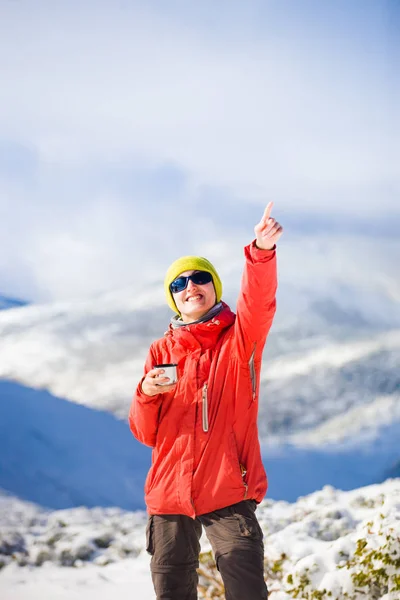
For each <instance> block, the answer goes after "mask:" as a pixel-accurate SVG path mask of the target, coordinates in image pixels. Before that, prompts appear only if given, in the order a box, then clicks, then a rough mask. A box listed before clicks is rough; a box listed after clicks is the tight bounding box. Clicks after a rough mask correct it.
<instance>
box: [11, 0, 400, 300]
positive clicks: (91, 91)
mask: <svg viewBox="0 0 400 600" xmlns="http://www.w3.org/2000/svg"><path fill="white" fill-rule="evenodd" d="M248 6H249V9H248V11H245V10H244V9H243V6H242V5H241V3H237V2H234V3H231V4H229V5H227V4H225V3H221V5H220V6H219V8H215V7H214V5H213V7H212V17H211V16H210V15H211V13H210V15H209V13H208V12H207V11H208V8H209V9H211V6H209V5H207V7H208V8H207V10H206V9H205V8H204V9H199V8H196V9H195V8H193V9H192V13H191V11H190V9H187V7H186V8H185V7H184V5H183V4H182V3H180V2H174V3H172V4H171V5H169V7H170V8H169V11H168V12H167V11H166V10H164V9H163V8H162V7H157V5H156V3H149V4H147V5H146V6H143V5H142V3H136V2H130V3H124V2H121V3H118V4H115V3H113V2H111V1H102V2H96V3H94V2H90V1H88V2H85V3H77V2H70V3H53V2H45V1H42V2H37V3H35V6H34V7H33V5H32V4H31V3H29V2H27V1H23V0H21V1H19V2H14V3H11V2H10V3H6V4H3V6H2V15H1V19H0V69H1V71H2V94H1V96H0V141H1V138H2V139H3V140H8V141H12V142H13V143H14V144H19V145H20V146H21V147H23V148H28V149H29V150H31V152H32V156H34V157H35V165H34V168H33V170H32V172H30V174H29V181H28V182H25V181H24V179H25V178H26V173H23V172H21V174H20V175H18V172H17V175H15V173H14V175H13V176H12V177H9V176H7V177H5V176H4V175H3V181H1V179H2V177H1V172H0V186H1V188H2V189H3V192H4V193H3V195H2V197H1V198H0V209H1V206H2V205H3V207H4V208H3V210H4V211H5V212H7V216H8V221H9V223H8V224H6V225H5V224H4V221H3V222H2V223H0V234H1V235H2V236H3V239H4V237H7V239H8V240H9V242H8V244H7V246H6V249H5V252H4V253H3V257H2V259H0V285H1V282H2V280H4V277H5V276H4V273H5V269H6V265H8V266H7V272H10V266H9V265H10V262H11V264H15V269H16V271H18V272H20V266H17V264H18V265H20V264H21V263H23V262H25V264H26V265H28V266H27V269H28V271H32V270H33V272H34V273H35V275H34V280H35V282H36V287H35V291H34V292H33V294H34V295H35V296H37V295H38V292H37V288H39V289H41V290H42V291H41V293H40V294H39V295H42V296H44V297H46V296H50V297H64V296H65V294H67V293H68V292H67V290H71V289H75V290H76V293H82V294H83V293H85V291H86V292H94V291H96V290H97V289H98V288H99V286H100V287H101V288H102V289H103V288H104V286H103V285H102V282H104V279H103V278H104V271H105V270H107V271H108V273H109V276H108V279H107V281H108V284H109V285H116V284H117V283H118V281H120V280H121V281H122V280H123V278H124V277H125V276H126V273H127V271H129V270H131V272H132V269H133V270H134V269H135V268H136V267H135V266H134V265H133V263H136V262H138V263H139V264H140V265H141V266H142V265H147V266H148V268H151V265H152V264H153V262H152V261H155V260H156V258H157V255H159V254H160V251H159V248H160V247H161V248H162V249H163V253H164V254H165V253H166V254H167V256H169V255H171V256H175V255H176V254H177V253H181V252H182V251H183V252H185V250H184V249H183V247H184V245H185V244H188V245H190V244H194V243H195V242H199V241H201V239H202V237H201V235H200V234H199V232H198V230H196V228H197V229H198V223H199V221H198V219H199V218H200V217H201V216H203V215H202V210H201V209H202V206H201V205H200V206H198V205H196V202H197V201H198V199H199V198H202V195H204V193H205V192H204V189H206V188H207V186H208V187H209V188H210V189H214V190H215V189H221V190H224V193H225V194H226V196H227V198H225V199H224V201H222V200H221V202H220V204H221V207H223V208H222V209H221V213H223V210H225V209H226V210H229V196H230V197H231V198H232V201H233V200H235V198H236V200H237V199H240V198H246V199H248V200H250V201H252V202H254V203H255V204H257V203H259V204H263V203H264V202H265V199H269V198H271V197H272V198H275V199H276V201H277V202H276V205H277V208H278V210H279V208H280V210H281V211H282V214H284V213H285V211H286V212H290V211H293V210H295V211H296V212H300V213H301V212H302V211H313V212H314V213H319V212H327V213H328V214H335V213H336V212H337V211H338V210H340V211H342V212H343V213H344V215H345V218H346V219H348V218H355V217H356V216H357V214H358V213H361V214H362V215H363V216H365V215H373V214H374V213H375V212H376V200H377V199H379V209H380V210H381V211H386V212H392V213H394V214H396V215H398V207H397V208H396V206H395V205H394V199H395V197H396V186H397V187H398V186H399V175H398V172H397V165H396V164H395V157H396V152H395V148H394V139H392V138H391V135H390V129H389V124H390V115H391V114H394V110H395V108H394V101H393V99H392V98H391V96H390V85H389V82H388V80H387V77H386V75H385V74H386V71H385V69H384V67H385V60H386V59H385V57H384V56H382V55H381V54H379V50H382V49H383V48H384V46H385V29H384V26H383V23H382V22H381V21H379V19H376V18H375V17H376V16H377V15H378V12H379V11H374V9H373V8H372V7H371V8H370V9H369V10H370V13H368V11H367V13H368V15H369V16H368V19H369V20H367V21H368V22H367V21H366V22H365V26H366V30H365V35H363V34H362V32H360V31H359V30H358V29H357V30H355V31H356V32H357V33H354V32H353V31H351V32H350V29H351V23H352V22H353V24H355V23H357V18H358V17H359V16H360V15H359V14H358V13H357V14H353V13H352V11H350V12H349V13H348V14H344V15H343V16H342V17H340V16H338V15H337V14H335V19H336V20H334V21H332V22H329V21H328V20H326V15H325V16H324V15H323V14H322V13H320V14H319V15H318V14H317V15H315V14H314V19H315V20H316V21H317V22H316V23H313V19H312V18H311V16H312V15H311V14H310V15H309V20H307V16H306V17H304V15H301V14H299V13H298V11H296V10H295V9H293V15H292V16H290V11H289V13H288V14H285V15H282V14H281V13H280V12H279V9H278V8H276V7H275V8H274V5H273V4H271V5H270V8H268V9H265V4H264V6H263V8H261V7H262V4H261V3H259V2H258V1H256V0H254V2H253V3H251V4H249V5H248ZM327 10H328V9H327ZM332 10H333V9H332ZM195 11H196V12H195ZM257 11H264V12H263V16H262V18H260V20H259V22H257V18H256V15H257ZM283 12H285V13H286V12H287V11H283ZM328 12H329V11H328ZM356 12H357V11H356ZM260 14H261V13H260ZM374 19H375V21H374ZM358 24H359V21H358ZM361 25H362V24H361ZM344 27H346V28H350V29H346V31H347V33H348V35H345V34H346V31H345V30H344V29H343V28H344ZM324 32H325V37H324ZM371 32H372V33H373V35H371ZM350 33H351V35H350ZM313 35H315V37H314V38H313V37H312V36H313ZM16 40H18V43H15V41H16ZM369 48H373V49H375V50H376V52H375V54H374V55H373V56H372V55H370V54H368V50H369ZM379 57H380V58H379ZM366 60H367V62H365V61H366ZM165 165H167V166H168V168H172V169H173V170H175V171H176V173H177V174H178V175H177V177H178V179H180V184H179V185H178V186H177V189H176V194H175V195H174V192H173V191H172V192H170V193H168V194H165V195H164V186H165V177H164V176H163V175H162V172H163V169H164V168H165ZM119 169H120V172H119V173H118V170H119ZM130 169H131V170H132V171H133V176H132V181H128V179H129V170H130ZM109 171H110V172H113V173H112V177H111V180H110V181H107V182H106V181H105V180H104V173H105V172H109ZM143 173H144V176H143V175H142V174H143ZM160 173H161V174H160ZM137 176H138V177H139V179H140V177H144V179H145V182H144V183H143V189H141V188H140V185H138V183H137V181H136V179H135V177H137ZM97 180H99V181H100V182H101V183H100V184H98V185H96V181H97ZM101 185H103V186H104V189H100V187H99V186H101ZM382 190H385V193H382ZM163 200H166V204H165V205H163ZM249 210H253V209H249ZM254 210H255V209H254ZM255 212H256V211H255ZM160 213H161V214H160ZM206 218H207V230H205V229H204V225H203V227H202V234H203V238H204V236H205V235H206V236H209V238H210V241H212V237H211V236H213V235H216V232H217V231H218V234H220V232H221V230H223V225H224V223H223V220H221V221H219V222H218V223H216V224H213V222H212V216H211V215H209V214H207V215H206ZM160 219H162V222H160ZM177 223H179V228H178V227H176V229H178V232H177V233H176V232H175V231H174V226H176V224H177ZM10 224H11V227H12V228H15V231H17V232H18V235H13V234H12V232H11V230H10ZM83 224H84V225H83ZM128 224H129V225H130V227H131V229H129V227H128ZM171 232H172V235H171ZM132 237H133V238H135V240H136V241H135V242H134V241H132ZM152 238H155V240H156V243H155V244H154V241H153V239H152ZM157 244H158V247H157ZM154 245H155V246H156V250H154ZM132 256H134V257H135V259H134V260H133V259H132ZM67 273H68V275H67ZM74 273H75V274H76V275H75V278H74ZM89 274H90V275H89ZM17 279H18V275H17V274H16V280H17ZM18 289H19V288H18ZM29 289H33V288H32V285H31V284H29Z"/></svg>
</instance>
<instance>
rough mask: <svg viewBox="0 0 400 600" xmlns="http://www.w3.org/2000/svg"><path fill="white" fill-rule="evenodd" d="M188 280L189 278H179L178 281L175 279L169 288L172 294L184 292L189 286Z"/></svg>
mask: <svg viewBox="0 0 400 600" xmlns="http://www.w3.org/2000/svg"><path fill="white" fill-rule="evenodd" d="M187 280H188V278H187V277H178V278H177V279H175V280H174V281H173V282H172V283H171V285H170V286H169V287H170V290H171V292H172V293H173V294H176V293H177V292H181V291H182V290H184V289H185V287H186V284H187Z"/></svg>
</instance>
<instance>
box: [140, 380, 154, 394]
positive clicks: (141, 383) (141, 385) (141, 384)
mask: <svg viewBox="0 0 400 600" xmlns="http://www.w3.org/2000/svg"><path fill="white" fill-rule="evenodd" d="M143 383H144V381H141V382H140V391H141V392H142V394H144V395H145V396H149V398H150V397H151V396H152V394H149V393H148V392H146V390H145V389H144V387H143Z"/></svg>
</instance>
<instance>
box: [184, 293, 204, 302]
mask: <svg viewBox="0 0 400 600" xmlns="http://www.w3.org/2000/svg"><path fill="white" fill-rule="evenodd" d="M200 298H201V296H200V295H198V296H190V298H188V299H187V301H188V302H191V301H192V300H200Z"/></svg>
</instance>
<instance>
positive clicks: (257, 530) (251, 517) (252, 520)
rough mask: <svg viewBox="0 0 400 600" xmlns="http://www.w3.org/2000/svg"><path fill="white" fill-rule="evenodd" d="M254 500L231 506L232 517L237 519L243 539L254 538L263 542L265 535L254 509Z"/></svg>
mask: <svg viewBox="0 0 400 600" xmlns="http://www.w3.org/2000/svg"><path fill="white" fill-rule="evenodd" d="M253 502H254V501H252V500H246V501H244V502H239V503H238V504H234V505H233V506H231V511H232V515H233V516H234V517H235V519H236V522H237V526H238V529H239V532H240V535H241V537H247V538H253V539H257V540H260V541H262V539H263V537H264V534H263V531H262V529H261V526H260V524H259V522H258V519H257V517H256V515H255V512H254V510H253V509H252V503H253Z"/></svg>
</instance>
